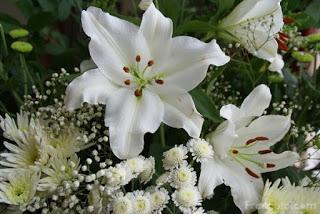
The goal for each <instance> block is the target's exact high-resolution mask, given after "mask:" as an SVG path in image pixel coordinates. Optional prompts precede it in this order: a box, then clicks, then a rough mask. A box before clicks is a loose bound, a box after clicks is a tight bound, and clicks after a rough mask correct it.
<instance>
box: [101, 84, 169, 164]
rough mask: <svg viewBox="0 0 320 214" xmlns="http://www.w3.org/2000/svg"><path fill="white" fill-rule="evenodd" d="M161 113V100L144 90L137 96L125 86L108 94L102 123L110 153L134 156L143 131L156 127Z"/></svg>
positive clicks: (150, 130) (161, 116)
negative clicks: (106, 129)
mask: <svg viewBox="0 0 320 214" xmlns="http://www.w3.org/2000/svg"><path fill="white" fill-rule="evenodd" d="M163 114H164V110H163V103H162V101H161V100H160V98H159V97H158V95H156V94H154V93H152V92H149V91H148V90H144V91H143V94H142V96H141V97H138V98H137V97H136V96H135V95H134V91H133V90H130V89H127V88H121V89H119V90H117V91H116V92H114V93H112V95H111V96H110V97H109V99H108V100H107V108H106V117H105V124H106V126H108V127H109V132H110V146H111V149H112V151H113V153H114V154H115V155H116V156H117V157H118V158H120V159H126V158H132V157H136V156H138V155H139V153H140V152H141V151H142V150H143V145H144V138H143V137H144V134H145V133H147V132H150V133H154V132H155V131H156V130H157V129H158V128H159V126H160V123H161V121H162V119H163Z"/></svg>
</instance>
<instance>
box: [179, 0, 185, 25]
mask: <svg viewBox="0 0 320 214" xmlns="http://www.w3.org/2000/svg"><path fill="white" fill-rule="evenodd" d="M185 5H186V0H182V6H181V13H180V23H182V22H183V18H184V10H185Z"/></svg>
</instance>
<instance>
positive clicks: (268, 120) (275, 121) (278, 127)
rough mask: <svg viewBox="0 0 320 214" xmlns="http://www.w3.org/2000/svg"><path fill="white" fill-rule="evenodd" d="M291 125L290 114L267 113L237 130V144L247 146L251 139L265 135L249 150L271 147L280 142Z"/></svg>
mask: <svg viewBox="0 0 320 214" xmlns="http://www.w3.org/2000/svg"><path fill="white" fill-rule="evenodd" d="M290 126H291V119H290V116H280V115H267V116H261V117H259V118H258V119H256V120H254V121H253V122H252V123H251V124H250V125H249V126H248V127H243V128H240V129H239V130H237V134H238V136H239V138H238V139H237V143H236V144H237V145H236V146H245V145H246V144H247V142H248V141H249V140H251V139H255V138H257V137H264V138H265V139H264V140H262V141H259V140H258V141H256V142H255V143H254V144H252V146H250V147H248V151H249V150H255V151H257V150H259V149H264V148H269V147H271V146H272V145H274V144H275V143H277V142H279V141H280V140H281V139H282V138H283V137H284V136H285V135H286V134H287V132H288V131H289V129H290Z"/></svg>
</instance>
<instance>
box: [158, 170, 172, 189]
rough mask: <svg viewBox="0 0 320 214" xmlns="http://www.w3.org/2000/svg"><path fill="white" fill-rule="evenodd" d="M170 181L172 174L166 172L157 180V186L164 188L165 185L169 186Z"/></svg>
mask: <svg viewBox="0 0 320 214" xmlns="http://www.w3.org/2000/svg"><path fill="white" fill-rule="evenodd" d="M169 180H170V173H169V172H165V173H163V174H162V175H160V176H159V177H158V178H157V180H156V185H157V186H163V185H165V184H167V183H168V182H169Z"/></svg>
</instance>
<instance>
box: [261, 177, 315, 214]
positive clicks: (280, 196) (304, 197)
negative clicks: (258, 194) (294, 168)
mask: <svg viewBox="0 0 320 214" xmlns="http://www.w3.org/2000/svg"><path fill="white" fill-rule="evenodd" d="M280 183H281V180H280V179H278V180H276V181H275V182H274V183H273V184H271V183H270V182H269V181H267V183H266V186H265V189H264V193H263V196H262V201H261V204H260V207H259V213H262V214H271V213H318V211H319V210H320V202H319V198H320V188H315V187H305V186H303V185H301V186H295V185H294V184H291V183H290V181H289V179H288V178H286V179H282V186H280Z"/></svg>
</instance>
